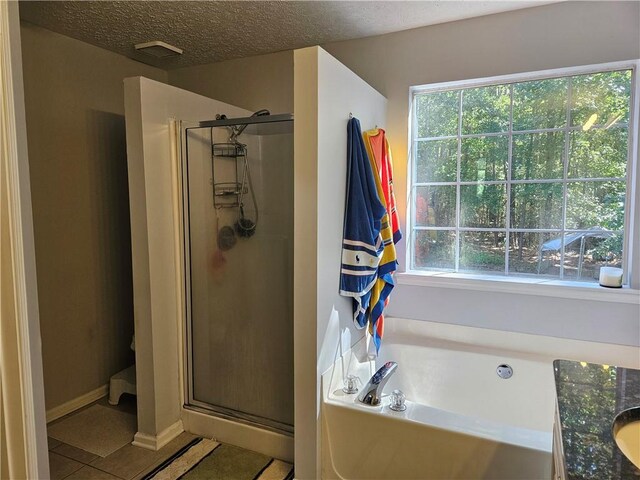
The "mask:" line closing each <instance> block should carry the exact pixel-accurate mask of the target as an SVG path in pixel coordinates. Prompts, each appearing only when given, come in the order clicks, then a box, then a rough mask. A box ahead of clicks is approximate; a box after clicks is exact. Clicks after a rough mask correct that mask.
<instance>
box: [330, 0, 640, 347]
mask: <svg viewBox="0 0 640 480" xmlns="http://www.w3.org/2000/svg"><path fill="white" fill-rule="evenodd" d="M325 48H326V50H327V51H329V52H330V53H331V54H332V55H334V56H335V57H336V58H337V59H338V60H340V61H341V62H343V63H344V64H345V65H347V66H348V67H349V68H351V69H352V70H353V71H354V72H355V73H357V74H358V75H360V76H361V77H362V78H363V79H365V80H366V81H367V82H369V83H370V84H371V85H372V86H373V87H375V88H376V89H378V90H379V91H380V92H381V93H382V94H383V95H385V96H386V97H387V99H388V100H389V103H388V119H387V125H386V127H387V128H386V130H387V133H388V136H389V141H390V143H391V147H392V149H393V159H394V174H395V177H394V186H395V188H396V195H397V200H398V209H399V212H400V216H401V217H402V220H403V225H404V219H405V218H406V217H405V213H406V196H407V188H406V179H407V128H408V111H409V110H408V108H409V87H411V86H412V85H421V84H427V83H436V82H446V81H453V80H463V79H472V78H482V77H490V76H495V75H503V74H511V73H517V72H528V71H536V70H544V69H551V68H559V67H568V66H575V65H587V64H596V63H604V62H612V61H617V60H628V59H634V58H640V3H638V2H563V3H557V4H553V5H546V6H542V7H537V8H531V9H524V10H518V11H515V12H507V13H501V14H497V15H489V16H485V17H478V18H472V19H469V20H462V21H458V22H451V23H446V24H442V25H434V26H429V27H423V28H418V29H414V30H408V31H404V32H398V33H391V34H388V35H381V36H376V37H370V38H364V39H359V40H351V41H345V42H338V43H332V44H329V45H326V46H325ZM638 210H639V211H640V208H639V209H638ZM637 224H638V223H636V225H637ZM636 230H637V229H636ZM636 235H637V234H636ZM636 245H637V241H636ZM399 256H400V263H401V266H404V263H405V258H404V246H402V247H401V248H400V251H399ZM387 312H388V314H389V315H397V316H404V317H409V318H415V319H422V320H431V321H436V322H447V323H459V324H464V325H475V326H480V327H486V328H496V329H501V330H512V331H520V332H528V333H538V334H544V335H552V336H558V337H568V338H576V339H582V340H594V341H607V342H612V343H619V344H626V345H640V312H639V309H638V306H637V305H631V304H618V303H602V302H595V301H585V300H572V299H562V298H548V297H536V296H528V295H516V294H506V293H500V294H498V293H492V292H479V291H471V290H456V289H444V288H433V287H424V286H408V285H399V286H397V287H396V288H395V290H394V293H393V294H392V297H391V303H390V304H389V307H388V309H387Z"/></svg>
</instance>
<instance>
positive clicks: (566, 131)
mask: <svg viewBox="0 0 640 480" xmlns="http://www.w3.org/2000/svg"><path fill="white" fill-rule="evenodd" d="M582 77H585V75H581V76H578V77H576V76H567V77H562V78H560V79H555V80H557V81H558V82H556V83H558V85H561V87H562V88H565V89H566V98H565V99H564V101H563V100H562V99H560V98H559V97H557V91H556V92H555V95H556V98H555V99H554V103H555V106H554V107H553V110H554V111H553V112H551V114H552V116H553V117H554V120H553V122H554V123H556V125H557V126H550V125H551V124H550V123H549V121H548V119H547V121H546V123H545V121H544V120H540V118H541V117H539V118H537V119H534V120H535V121H540V122H542V123H540V125H543V127H542V128H538V129H530V130H524V129H522V130H514V85H515V84H516V83H517V84H518V85H519V86H521V87H522V86H523V85H526V84H527V83H531V84H533V83H535V82H543V81H529V82H519V83H518V82H514V83H511V84H508V85H503V86H506V87H508V92H509V106H508V129H507V131H492V132H487V133H480V132H481V130H480V131H478V130H476V131H474V132H473V133H470V134H469V133H466V134H463V133H462V132H463V120H464V119H463V112H464V111H465V110H464V109H465V104H464V98H465V90H474V91H476V92H477V91H478V90H477V88H475V87H471V88H468V89H458V90H457V91H456V90H453V91H451V92H452V95H454V98H456V100H457V101H458V108H457V111H458V125H457V132H456V133H457V134H456V135H455V136H453V135H449V136H441V137H422V138H420V137H418V133H419V132H418V129H416V128H415V125H416V124H417V119H416V117H417V108H414V112H416V113H414V130H413V132H412V134H413V141H412V142H411V145H412V151H413V154H412V158H413V159H414V161H413V169H412V180H413V181H412V183H413V185H412V195H411V199H412V205H413V209H414V210H413V214H412V221H411V227H412V232H411V239H412V243H413V245H414V251H413V252H412V253H411V267H412V268H416V267H417V268H438V267H437V266H436V265H434V266H433V267H430V266H429V265H427V264H428V263H429V262H428V261H422V262H420V263H421V265H416V258H415V256H416V250H415V248H417V245H416V243H415V242H416V241H418V240H417V238H416V236H417V235H418V233H419V232H422V233H420V235H421V237H420V239H421V242H422V243H425V245H426V244H427V243H429V242H430V243H432V244H435V243H438V242H436V241H435V240H429V241H428V242H427V241H425V240H424V239H425V238H427V239H428V238H431V237H432V236H434V235H438V237H437V238H438V239H440V236H441V235H445V234H446V232H450V234H446V235H448V236H446V237H442V238H444V239H446V242H448V243H446V242H445V243H444V244H443V245H445V247H446V245H449V244H450V243H453V254H454V259H453V269H451V268H446V267H445V270H448V271H451V270H453V271H456V272H457V271H460V270H461V258H460V257H461V249H462V245H461V243H462V242H463V241H465V240H467V239H472V238H475V239H482V242H480V243H483V244H485V246H486V245H488V243H489V241H488V240H487V239H491V238H503V239H504V244H505V248H504V269H503V273H504V274H505V275H518V274H522V272H521V271H519V269H518V268H515V269H513V268H511V267H510V265H511V263H513V262H510V258H509V257H510V251H512V250H513V248H514V246H516V245H517V244H518V243H520V246H519V247H518V250H517V254H518V256H519V259H520V260H521V259H522V248H523V247H522V242H525V245H527V247H526V248H528V249H529V250H530V248H531V247H530V244H532V242H533V240H531V239H530V240H525V239H524V238H525V237H522V235H530V236H531V235H536V236H538V238H546V237H543V235H546V236H548V235H554V236H555V237H557V238H555V237H554V238H555V239H556V240H558V242H559V248H558V249H557V255H559V257H560V259H559V260H560V261H559V265H558V272H557V276H558V277H559V278H561V279H562V278H564V276H565V270H566V269H571V271H572V274H571V276H572V277H573V276H575V271H576V268H574V267H568V266H567V265H565V252H566V251H567V246H568V245H565V241H567V242H569V241H571V242H575V240H573V236H572V235H575V234H581V235H582V234H584V235H587V237H589V236H591V237H598V236H600V238H604V237H603V236H602V235H604V234H603V231H604V230H593V229H591V230H590V229H586V230H585V229H584V228H582V229H577V228H575V227H574V228H573V229H572V228H567V208H568V207H567V203H568V188H569V183H572V184H576V183H580V182H584V183H591V182H626V181H627V178H626V177H619V176H618V177H614V178H613V177H610V178H607V177H597V176H596V177H594V178H575V177H574V178H570V175H569V160H570V157H569V155H570V149H571V142H572V134H573V135H578V134H579V133H578V132H580V131H581V130H585V129H584V127H583V126H582V125H572V121H573V120H572V117H571V115H572V103H573V102H572V93H573V82H574V78H582ZM629 78H630V76H629ZM495 86H496V87H498V85H495ZM532 88H533V89H534V90H535V88H537V87H536V86H534V87H532ZM454 92H455V93H454ZM427 95H429V94H422V95H421V94H416V95H414V105H416V102H417V99H418V98H419V97H421V96H422V97H424V96H427ZM449 98H451V96H449ZM475 101H476V102H477V101H478V100H477V99H476V100H475ZM526 101H528V102H530V103H531V102H532V104H534V105H535V102H536V100H535V99H534V100H533V101H531V100H530V99H529V100H526ZM543 103H544V102H543ZM449 105H450V107H452V106H453V105H451V102H449ZM560 105H562V107H563V108H564V118H563V119H562V120H560V118H559V116H558V115H557V113H558V108H557V107H558V106H560ZM452 110H453V109H451V110H450V111H452ZM547 113H548V112H547ZM537 114H538V115H540V112H538V113H537ZM544 114H545V112H542V115H544ZM520 118H521V117H520ZM624 120H625V123H622V122H618V123H615V124H613V125H608V126H607V125H595V126H592V127H589V128H592V130H593V131H597V130H603V131H604V130H606V129H610V128H611V129H628V123H629V121H628V119H627V118H625V119H624ZM520 121H522V120H520ZM529 123H530V122H529ZM529 123H527V122H526V121H525V122H524V123H523V124H524V125H529ZM425 127H426V128H425ZM430 130H431V131H438V129H437V128H435V129H434V128H431V126H430V125H429V120H428V119H427V121H426V124H425V123H424V119H423V123H422V131H430ZM467 130H468V127H467ZM585 131H586V130H585ZM556 132H557V134H562V137H563V139H564V145H563V148H562V152H563V153H562V158H561V159H557V158H556V159H553V161H558V160H560V162H561V166H562V168H561V170H562V177H561V178H537V177H539V174H535V172H534V177H533V178H515V179H514V178H512V173H513V171H512V168H513V161H514V159H513V155H514V145H513V143H514V134H515V135H522V134H531V135H536V134H538V135H539V134H547V135H546V137H548V138H551V137H550V135H555V133H556ZM627 132H629V130H627ZM499 136H502V137H505V136H506V137H507V138H508V142H507V143H508V154H507V165H506V172H505V173H506V178H505V179H504V180H500V179H492V180H489V181H485V180H484V179H478V180H475V181H469V180H465V181H462V178H461V176H462V169H461V167H462V165H461V163H462V140H463V139H467V138H470V139H472V138H479V139H483V138H490V137H499ZM544 137H545V135H542V136H541V137H538V138H544ZM521 138H524V137H521ZM554 138H557V137H554ZM454 139H455V140H456V141H457V158H456V180H455V181H446V182H438V181H433V180H435V179H430V178H424V180H423V181H422V182H420V183H417V182H416V180H417V179H418V178H417V170H416V162H415V159H416V153H417V151H418V149H419V144H420V142H424V141H436V140H449V141H450V140H454ZM627 141H628V142H629V144H630V143H631V139H629V138H628V137H627ZM556 156H557V154H556ZM465 160H466V159H465ZM472 160H473V159H472ZM466 161H467V160H466ZM627 163H628V154H627ZM475 166H476V167H477V165H475ZM481 166H482V165H481ZM625 166H626V164H625ZM492 167H495V165H492ZM554 171H557V170H554ZM616 172H620V170H619V169H618V170H616ZM558 173H559V172H558ZM607 173H609V172H607ZM620 173H622V172H620ZM542 175H544V173H543V174H542ZM476 177H477V178H478V177H482V175H479V174H477V175H476ZM493 177H495V175H493ZM549 183H555V184H557V186H558V188H559V187H561V190H562V198H561V199H560V200H561V201H560V205H558V206H560V210H561V212H560V217H561V219H560V224H559V225H558V227H559V228H549V226H550V225H547V226H544V225H542V227H541V228H522V227H523V226H520V227H518V226H517V225H515V224H514V223H513V221H515V219H512V215H513V214H514V212H512V201H513V200H512V199H513V197H512V193H513V189H512V187H511V186H512V185H514V186H515V185H522V186H523V187H524V185H527V184H549ZM445 185H448V186H455V187H456V206H455V226H452V227H449V226H430V225H425V226H420V225H419V224H416V221H417V218H416V215H417V213H418V212H417V205H416V199H417V193H416V189H417V187H423V188H424V187H429V186H432V187H436V186H445ZM465 185H466V186H469V185H476V186H477V189H478V190H484V189H486V188H487V187H488V186H490V185H493V186H494V187H492V188H499V187H498V186H499V185H503V186H504V189H505V198H506V203H505V204H504V211H503V212H502V215H504V228H499V227H498V228H496V227H491V226H486V227H481V226H477V227H476V224H473V225H471V226H469V227H463V226H461V222H462V217H461V213H462V212H461V211H462V206H461V193H462V191H461V189H462V187H463V186H465ZM484 185H486V187H483V186H484ZM593 185H596V184H595V183H593ZM541 186H542V185H541ZM531 187H532V188H533V187H534V185H531ZM550 187H551V186H550ZM467 188H469V187H467ZM547 190H548V189H547ZM481 193H482V192H480V193H479V194H480V195H481ZM482 200H483V199H480V202H481V203H482ZM554 208H557V207H553V206H551V210H553V209H554ZM623 208H624V207H623ZM485 210H486V211H487V212H492V210H491V209H489V208H487V206H486V205H485ZM625 210H626V209H625ZM625 210H623V211H622V214H623V215H626V214H627V213H626V211H625ZM543 214H544V212H543ZM491 215H494V213H491ZM467 216H468V215H467ZM492 223H493V222H492ZM618 223H619V222H618ZM538 224H540V223H539V221H538ZM594 227H595V225H594ZM614 227H617V228H619V227H620V225H619V224H616V225H614ZM429 231H432V232H433V233H428V232H429ZM437 232H441V233H437ZM606 232H608V233H612V234H615V236H616V237H615V238H616V241H618V242H619V243H621V242H622V240H620V239H621V238H622V235H623V232H622V231H620V230H607V231H606ZM495 235H504V237H495ZM514 235H517V236H518V238H520V240H517V239H516V237H514ZM491 236H493V237H491ZM531 238H534V237H531ZM582 242H584V238H583V240H582ZM440 243H442V242H440ZM512 243H513V244H512ZM547 243H548V241H547ZM610 243H611V242H610ZM554 245H555V244H554ZM445 247H441V248H440V250H438V251H440V252H445V251H446V248H449V247H446V248H445ZM425 248H426V247H425ZM443 248H444V250H443ZM539 248H540V249H541V251H542V249H543V246H542V244H540V245H539ZM544 248H545V251H546V249H547V248H548V247H547V246H545V247H544ZM470 249H471V250H470ZM499 250H500V249H499V248H498V249H497V250H496V248H492V251H491V255H487V253H486V252H481V251H480V252H478V251H475V250H473V248H472V247H471V245H470V244H469V243H468V242H467V243H465V246H464V252H463V253H464V254H465V255H466V256H465V259H464V262H463V270H468V269H469V267H470V266H472V265H484V267H483V268H481V269H480V270H479V271H484V270H486V269H490V270H491V272H492V273H496V270H500V269H501V268H496V267H499V266H500V262H499V261H498V260H497V257H496V254H497V253H496V252H497V251H499ZM474 251H475V253H474V254H473V255H472V254H471V253H469V252H474ZM616 251H617V250H616ZM470 255H471V256H470ZM572 255H573V256H575V255H574V253H572ZM580 255H581V256H580V258H582V253H581V254H580ZM573 260H575V259H573ZM439 261H442V259H440V260H439ZM483 261H485V263H486V262H489V264H487V265H485V263H482V262H483ZM538 261H539V262H541V261H542V256H540V255H539V259H538ZM570 261H572V260H571V259H570ZM436 263H437V262H436ZM445 263H446V262H445ZM574 263H575V262H574ZM443 266H444V265H443ZM580 268H581V267H579V268H578V270H577V271H578V275H580V273H579V272H580ZM520 270H522V268H520ZM525 274H526V273H525ZM534 274H541V273H540V267H539V268H538V271H537V273H536V272H534ZM554 275H555V274H554Z"/></svg>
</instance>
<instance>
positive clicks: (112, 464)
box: [49, 396, 196, 480]
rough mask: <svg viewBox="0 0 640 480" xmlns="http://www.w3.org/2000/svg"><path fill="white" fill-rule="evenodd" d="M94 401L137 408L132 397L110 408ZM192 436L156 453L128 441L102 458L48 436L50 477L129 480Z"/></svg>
mask: <svg viewBox="0 0 640 480" xmlns="http://www.w3.org/2000/svg"><path fill="white" fill-rule="evenodd" d="M96 403H98V404H100V405H105V406H109V408H117V409H119V410H121V411H126V412H129V413H135V411H136V405H135V397H129V396H123V397H122V399H121V402H120V405H118V406H117V407H111V406H110V405H109V404H108V402H107V401H106V399H102V400H99V401H98V402H96ZM87 408H88V407H87ZM60 420H62V419H60ZM60 420H57V421H60ZM53 423H55V422H53ZM194 438H196V437H195V436H194V435H191V434H189V433H183V434H181V435H180V436H178V437H177V438H176V439H174V440H173V441H172V442H170V443H169V444H167V445H165V446H164V447H163V448H161V449H160V450H158V451H157V452H153V451H151V450H147V449H144V448H140V447H134V446H133V445H131V444H130V443H129V444H127V445H125V446H124V447H122V448H120V449H119V450H116V451H115V452H113V453H112V454H111V455H109V456H107V457H104V458H103V457H99V456H97V455H94V454H93V453H89V452H85V451H84V450H81V449H79V448H76V447H73V446H71V445H67V444H65V443H62V442H60V441H58V440H56V439H54V438H51V437H49V467H50V470H51V480H62V479H65V480H93V479H96V480H132V479H134V478H138V477H142V476H143V475H144V474H145V473H147V472H149V471H151V470H152V469H154V468H155V467H157V466H158V465H160V464H161V463H162V462H164V461H165V460H166V459H167V458H169V457H171V456H172V455H173V454H174V453H176V452H177V451H178V450H180V449H181V448H182V447H184V446H185V445H186V444H187V443H189V442H190V441H191V440H193V439H194ZM132 440H133V438H132Z"/></svg>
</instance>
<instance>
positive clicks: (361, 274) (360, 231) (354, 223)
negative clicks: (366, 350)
mask: <svg viewBox="0 0 640 480" xmlns="http://www.w3.org/2000/svg"><path fill="white" fill-rule="evenodd" d="M373 175H374V173H373V171H372V170H371V163H370V162H369V157H368V156H367V151H366V149H365V146H364V141H363V140H362V131H361V130H360V122H359V121H358V119H356V118H352V119H350V120H349V123H348V125H347V198H346V205H345V214H344V234H343V240H342V267H341V273H340V295H343V296H346V297H352V298H353V320H354V322H355V323H356V326H357V327H359V328H364V327H365V326H366V325H367V315H366V311H367V308H368V307H369V301H370V299H371V288H372V287H373V285H374V284H375V283H376V280H377V278H378V264H379V263H380V259H381V258H382V253H383V250H384V245H383V243H382V239H381V237H380V229H381V226H382V218H383V216H384V215H385V214H386V213H387V210H386V207H385V205H384V203H383V202H382V201H381V200H380V198H379V197H378V192H377V190H376V183H375V177H374V176H373Z"/></svg>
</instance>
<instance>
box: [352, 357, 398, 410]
mask: <svg viewBox="0 0 640 480" xmlns="http://www.w3.org/2000/svg"><path fill="white" fill-rule="evenodd" d="M397 368H398V364H397V363H396V362H387V363H385V364H384V365H383V366H382V367H380V369H379V370H378V371H377V372H376V373H374V374H373V377H371V379H370V380H369V381H368V382H367V384H366V385H365V387H364V388H363V389H362V393H361V394H360V395H358V400H359V401H360V402H362V403H364V404H366V405H372V406H376V405H380V402H381V401H382V390H383V389H384V386H385V385H386V383H387V380H389V378H390V377H391V375H393V373H394V372H395V371H396V370H397Z"/></svg>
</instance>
